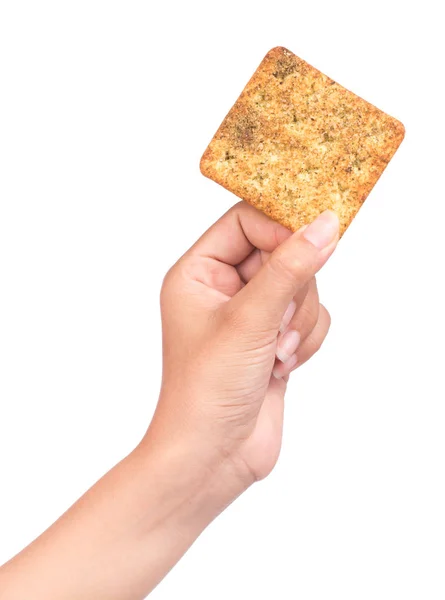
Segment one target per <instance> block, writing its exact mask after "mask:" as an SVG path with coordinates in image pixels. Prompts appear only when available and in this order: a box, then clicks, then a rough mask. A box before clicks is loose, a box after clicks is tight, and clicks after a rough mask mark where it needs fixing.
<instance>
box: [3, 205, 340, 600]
mask: <svg viewBox="0 0 445 600" xmlns="http://www.w3.org/2000/svg"><path fill="white" fill-rule="evenodd" d="M337 239H338V220H337V218H336V216H335V215H334V213H331V212H326V213H323V214H322V215H321V216H320V217H319V218H318V219H317V220H316V221H314V222H313V223H312V224H310V225H309V226H308V227H307V228H306V229H304V230H300V231H299V232H297V233H295V234H291V233H290V232H289V231H287V230H286V229H284V228H283V227H281V226H280V225H277V224H276V223H274V222H272V221H270V220H269V219H268V218H267V217H265V216H264V215H263V214H261V213H259V212H257V211H256V210H255V209H253V208H251V207H249V206H248V205H247V204H243V203H241V204H238V205H237V206H235V207H234V208H233V209H232V210H230V211H229V212H228V213H227V214H226V215H224V216H223V217H222V219H220V221H218V222H217V223H216V224H215V225H214V226H213V227H211V228H210V229H209V231H208V232H207V233H205V234H204V236H203V237H202V238H201V239H200V240H199V241H198V242H197V243H196V244H195V245H194V246H193V247H192V248H191V249H190V250H189V251H188V252H187V253H186V254H185V255H184V256H183V257H182V258H181V259H180V260H179V262H178V263H177V264H176V265H175V266H174V267H173V268H172V269H171V270H170V272H169V273H168V275H167V277H166V279H165V282H164V286H163V289H162V294H161V304H162V319H163V336H164V340H163V348H164V369H163V380H162V387H161V394H160V398H159V403H158V407H157V409H156V413H155V416H154V419H153V421H152V424H151V425H150V427H149V430H148V432H147V434H146V436H145V437H144V439H143V440H142V442H141V443H140V444H139V445H138V446H137V448H135V450H134V451H133V452H131V453H130V454H129V455H128V456H127V457H126V458H125V459H124V460H122V461H121V462H120V463H119V464H117V465H116V466H115V467H114V468H113V469H111V471H109V473H107V474H106V475H105V476H104V477H103V478H102V479H101V480H100V481H98V482H97V483H96V484H95V485H94V486H93V487H92V488H91V489H90V490H89V491H88V492H87V493H86V494H85V495H84V496H83V497H82V498H81V499H80V500H79V501H78V502H77V503H76V504H74V506H72V507H71V508H70V509H69V510H68V511H67V512H66V513H65V515H63V516H62V517H61V518H60V519H59V520H58V521H57V522H56V523H54V524H53V525H52V527H50V528H49V529H47V530H46V531H45V532H44V533H43V534H42V535H41V536H40V537H39V538H38V539H37V540H35V541H34V542H33V543H32V544H31V545H30V546H28V547H27V548H25V549H24V550H23V551H22V552H21V553H20V554H18V555H17V556H16V557H14V558H13V559H11V561H9V562H8V563H7V564H6V565H4V566H3V567H2V568H1V569H0V589H1V590H2V591H3V592H4V594H6V596H7V597H8V598H11V600H22V599H23V598H30V597H32V598H34V599H35V600H43V599H45V600H53V599H56V598H57V600H65V599H66V600H69V599H71V598H85V599H89V598H94V600H102V599H103V600H114V599H116V598H119V600H124V599H125V600H139V599H140V598H145V597H146V595H147V594H148V593H149V591H150V590H152V589H153V588H154V586H155V585H156V584H157V583H158V582H159V581H160V580H161V579H162V578H163V577H164V575H165V574H166V573H167V572H168V571H169V570H170V569H171V568H172V566H173V565H174V564H175V563H176V562H177V560H179V558H180V557H181V556H182V555H183V554H184V552H185V551H186V550H187V548H188V547H189V546H190V545H191V544H192V543H193V541H194V540H195V539H196V538H197V536H198V535H199V534H200V533H201V531H202V530H203V529H204V528H205V527H206V526H207V525H208V524H209V523H210V522H211V520H212V519H214V518H215V517H216V516H217V515H218V514H219V513H220V512H221V511H222V510H223V509H224V508H225V506H227V504H228V503H230V502H231V501H232V500H233V499H234V498H235V497H236V496H237V495H238V494H240V493H241V492H242V491H243V490H244V489H245V488H246V487H247V486H248V485H250V484H251V483H252V482H253V481H255V480H256V479H260V478H261V477H264V476H265V475H267V473H269V471H270V470H271V469H272V467H273V466H274V464H275V462H276V460H277V457H278V453H279V450H280V445H281V430H282V423H283V400H284V393H285V390H286V380H287V377H288V375H289V373H290V371H291V370H293V369H294V368H296V367H297V366H298V365H300V364H302V363H303V362H304V361H305V360H307V359H308V358H310V357H311V356H312V355H313V354H314V352H315V351H316V350H317V349H318V348H319V347H320V345H321V343H322V342H323V340H324V338H325V336H326V333H327V330H328V327H329V315H328V313H327V312H326V310H325V309H324V308H323V307H322V306H321V305H320V304H319V302H318V294H317V287H316V284H315V279H314V275H315V273H316V272H317V271H318V270H319V269H320V267H321V266H322V265H323V264H324V263H325V262H326V260H327V259H328V258H329V256H330V255H331V253H332V252H333V250H334V248H335V245H336V243H337ZM297 346H298V348H297ZM277 355H278V359H281V360H277V358H276V356H277ZM297 357H298V358H297ZM123 557H124V559H123ZM6 596H5V597H6ZM2 597H3V596H2Z"/></svg>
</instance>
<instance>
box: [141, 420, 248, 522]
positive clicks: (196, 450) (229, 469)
mask: <svg viewBox="0 0 445 600" xmlns="http://www.w3.org/2000/svg"><path fill="white" fill-rule="evenodd" d="M197 437H198V436H196V435H195V436H193V435H188V432H186V431H185V430H183V431H182V434H181V435H179V434H177V435H175V433H174V432H172V431H170V432H169V435H168V437H167V436H166V435H162V434H160V432H159V430H158V428H157V427H156V426H154V424H153V426H151V427H150V429H149V430H148V432H147V434H146V435H145V437H144V439H143V440H142V442H141V443H140V444H139V446H138V447H137V448H136V449H135V450H134V452H133V453H132V454H133V460H136V461H137V462H138V464H139V472H140V473H141V476H142V477H144V476H145V474H150V480H151V481H153V483H154V484H155V485H156V488H157V490H158V492H159V493H160V494H162V505H163V506H164V509H165V512H166V514H167V513H168V515H169V518H171V519H174V520H176V521H177V522H180V521H181V519H184V520H186V521H187V523H188V525H190V524H191V525H194V526H195V527H196V528H197V529H200V530H202V529H204V528H205V527H206V526H207V525H208V524H209V523H210V522H211V521H212V520H213V519H214V518H215V517H216V516H218V514H220V513H221V512H222V511H223V510H224V509H225V508H226V507H227V506H228V505H229V504H231V503H232V502H233V501H234V500H235V499H236V498H237V497H238V496H239V495H241V494H242V493H243V492H244V491H245V490H246V489H247V488H248V487H249V486H250V485H251V484H252V483H253V482H254V477H253V476H252V474H251V473H250V471H249V470H248V469H247V468H246V466H245V464H244V463H242V461H240V460H239V459H237V458H236V454H234V453H231V452H225V451H224V450H221V449H220V448H218V447H216V446H215V445H214V444H213V445H212V444H210V443H209V442H208V441H207V440H205V439H201V438H200V439H198V440H197ZM150 487H153V485H152V486H150ZM177 524H178V523H177Z"/></svg>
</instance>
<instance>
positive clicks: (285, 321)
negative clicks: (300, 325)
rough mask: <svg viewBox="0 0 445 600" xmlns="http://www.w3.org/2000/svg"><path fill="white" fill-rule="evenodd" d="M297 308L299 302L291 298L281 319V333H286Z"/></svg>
mask: <svg viewBox="0 0 445 600" xmlns="http://www.w3.org/2000/svg"><path fill="white" fill-rule="evenodd" d="M296 310H297V304H296V303H295V301H294V300H291V302H290V304H289V306H288V307H287V308H286V312H285V313H284V315H283V318H282V319H281V325H280V333H284V332H285V331H286V329H287V326H288V325H289V323H290V322H291V320H292V317H293V316H294V314H295V311H296Z"/></svg>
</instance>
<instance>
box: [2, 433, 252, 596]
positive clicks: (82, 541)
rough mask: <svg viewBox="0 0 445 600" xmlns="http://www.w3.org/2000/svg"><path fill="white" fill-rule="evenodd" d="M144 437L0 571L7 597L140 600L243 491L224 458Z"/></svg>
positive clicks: (182, 445) (191, 447)
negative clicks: (206, 459)
mask: <svg viewBox="0 0 445 600" xmlns="http://www.w3.org/2000/svg"><path fill="white" fill-rule="evenodd" d="M201 456H202V455H201V452H200V449H199V448H196V447H193V446H191V445H187V444H184V443H183V441H181V442H179V441H178V442H176V443H175V444H173V445H172V444H170V445H168V446H167V445H165V446H163V447H162V448H161V447H159V446H157V445H156V444H152V443H151V441H150V439H147V440H144V442H143V443H142V444H141V445H140V446H138V448H137V449H136V450H135V451H134V452H132V453H131V454H130V455H129V456H128V457H127V458H125V459H124V460H123V461H122V462H121V463H119V464H118V465H117V466H116V467H114V469H112V470H111V471H110V472H109V473H107V474H106V475H105V476H104V477H103V478H102V479H101V480H100V481H99V482H98V483H97V484H96V485H95V486H93V487H92V488H91V489H90V490H89V491H88V492H87V493H86V494H85V495H84V496H83V497H82V498H81V499H80V500H79V501H78V502H77V503H76V504H75V505H74V506H72V507H71V508H70V509H69V510H68V511H67V512H66V513H65V514H64V515H63V516H62V517H61V518H60V519H59V520H58V521H57V522H56V523H55V524H54V525H53V526H52V527H50V528H49V529H48V530H47V531H46V532H45V533H44V534H42V536H40V537H39V538H38V539H37V540H35V541H34V542H33V543H32V544H31V545H30V546H28V547H27V548H26V549H25V550H23V551H22V552H21V553H20V554H18V555H17V556H16V557H15V558H13V559H12V560H11V561H10V562H9V563H7V564H6V565H4V567H3V568H2V569H0V589H1V590H2V591H3V592H4V593H5V597H7V598H8V600H28V599H29V598H33V600H53V599H54V600H55V599H57V600H79V598H82V599H85V600H89V599H91V600H93V599H94V600H114V599H116V600H136V599H142V598H144V597H145V596H146V595H147V594H148V593H149V592H150V591H151V590H152V589H153V588H154V587H155V586H156V585H157V583H159V581H160V580H161V579H162V578H163V577H164V576H165V575H166V573H167V572H168V571H169V570H170V569H171V567H172V566H173V565H174V564H175V563H176V562H177V561H178V560H179V558H180V557H181V556H182V555H183V554H184V552H185V551H186V550H187V548H188V547H189V546H190V545H191V544H192V543H193V541H194V540H195V539H196V538H197V537H198V535H199V534H200V533H201V532H202V530H203V529H204V528H205V527H206V526H207V525H208V524H209V523H210V522H211V521H212V519H214V518H215V517H216V516H217V515H218V514H219V513H220V512H221V511H222V510H223V509H224V508H225V506H227V504H229V503H230V502H231V501H232V500H233V499H234V498H235V497H236V496H237V495H238V494H239V493H241V491H242V490H243V489H244V482H242V481H241V480H240V479H239V478H238V477H237V476H236V474H234V472H233V466H232V464H231V463H230V462H229V461H223V460H217V459H216V458H215V460H213V461H212V463H211V464H210V466H205V467H204V466H202V461H201V459H200V457H201Z"/></svg>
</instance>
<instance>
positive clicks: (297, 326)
mask: <svg viewBox="0 0 445 600" xmlns="http://www.w3.org/2000/svg"><path fill="white" fill-rule="evenodd" d="M319 310H320V301H319V298H318V289H317V282H316V281H315V277H313V278H312V279H311V280H310V282H309V283H308V286H307V293H306V296H305V297H304V298H303V301H302V302H301V304H300V306H298V307H297V310H296V311H295V313H294V314H293V316H292V319H291V320H290V321H289V323H288V325H287V328H286V329H287V330H288V331H292V330H294V331H298V333H299V334H300V339H301V341H302V342H303V341H304V340H305V339H306V338H307V336H308V335H309V334H310V333H311V331H312V330H313V329H314V327H315V325H316V323H317V321H318V315H319Z"/></svg>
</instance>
